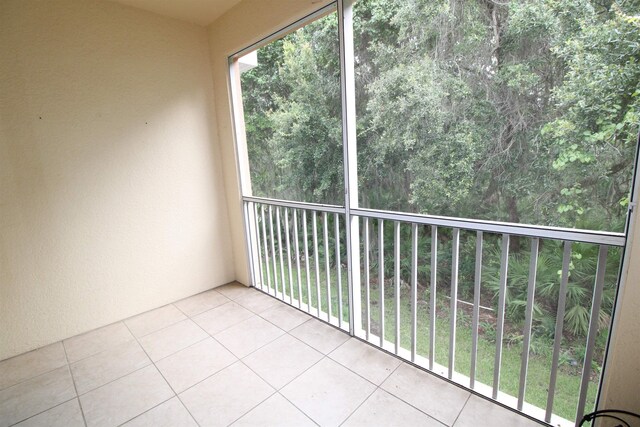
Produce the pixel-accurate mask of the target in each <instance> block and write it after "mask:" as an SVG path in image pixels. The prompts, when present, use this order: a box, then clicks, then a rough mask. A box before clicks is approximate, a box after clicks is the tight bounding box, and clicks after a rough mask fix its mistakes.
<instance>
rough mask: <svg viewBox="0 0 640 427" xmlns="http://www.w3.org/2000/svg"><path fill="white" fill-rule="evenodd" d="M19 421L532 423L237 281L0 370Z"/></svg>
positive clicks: (12, 421) (176, 426)
mask: <svg viewBox="0 0 640 427" xmlns="http://www.w3.org/2000/svg"><path fill="white" fill-rule="evenodd" d="M12 425H18V426H47V427H55V426H64V427H74V426H88V427H102V426H120V425H123V426H128V427H131V426H171V427H180V426H198V425H199V426H223V425H233V426H307V425H308V426H314V425H321V426H338V425H344V426H391V425H396V426H444V425H446V426H455V427H462V426H474V427H475V426H534V425H537V424H536V423H534V422H532V421H530V420H528V419H526V418H524V417H521V416H519V415H517V414H515V413H513V412H511V411H508V410H506V409H503V408H501V407H500V406H497V405H494V404H492V403H490V402H489V401H487V400H484V399H482V398H479V397H476V396H473V395H471V394H470V393H468V392H467V391H465V390H463V389H461V388H458V387H456V386H453V385H451V384H449V383H447V382H445V381H442V380H440V379H438V378H436V377H435V376H433V375H431V374H428V373H425V372H423V371H421V370H418V369H416V368H414V367H412V366H410V365H408V364H406V363H403V362H402V361H400V360H399V359H396V358H395V357H392V356H390V355H388V354H386V353H384V352H381V351H379V350H377V349H375V348H373V347H371V346H369V345H367V344H364V343H362V342H361V341H359V340H357V339H354V338H349V336H348V335H347V334H345V333H343V332H341V331H339V330H337V329H334V328H333V327H331V326H328V325H326V324H324V323H322V322H320V321H318V320H316V319H313V318H311V317H309V316H308V315H306V314H304V313H302V312H300V311H298V310H296V309H293V308H291V307H289V306H287V305H285V304H283V303H281V302H279V301H277V300H275V299H273V298H271V297H269V296H267V295H264V294H262V293H260V292H259V291H257V290H254V289H249V288H245V287H244V286H239V285H233V284H232V285H226V286H223V287H219V288H216V289H215V290H211V291H207V292H204V293H201V294H198V295H195V296H193V297H190V298H187V299H184V300H182V301H178V302H176V303H174V304H169V305H167V306H165V307H161V308H158V309H156V310H153V311H150V312H147V313H144V314H141V315H139V316H136V317H133V318H131V319H127V320H124V321H122V322H118V323H115V324H113V325H109V326H105V327H104V328H100V329H97V330H95V331H91V332H88V333H86V334H83V335H79V336H76V337H72V338H69V339H67V340H64V341H62V342H58V343H55V344H52V345H49V346H46V347H43V348H40V349H38V350H34V351H32V352H29V353H26V354H23V355H20V356H17V357H14V358H12V359H8V360H4V361H2V362H0V427H4V426H12Z"/></svg>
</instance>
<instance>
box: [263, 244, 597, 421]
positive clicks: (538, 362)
mask: <svg viewBox="0 0 640 427" xmlns="http://www.w3.org/2000/svg"><path fill="white" fill-rule="evenodd" d="M284 259H285V266H284V270H283V272H284V283H285V284H286V286H285V292H284V293H285V295H286V297H285V301H286V300H287V298H288V296H289V294H290V287H289V269H288V266H287V265H286V264H287V262H286V256H285V257H284ZM319 261H320V263H319V265H320V269H319V270H320V271H319V275H318V276H319V283H320V289H319V290H320V300H321V306H322V309H323V311H326V306H327V303H326V301H327V286H326V274H325V266H324V259H323V257H322V256H321V257H320V260H319ZM309 264H310V266H309V267H310V269H309V276H310V289H311V295H310V298H311V305H312V307H317V300H318V298H317V291H318V289H317V287H316V275H315V266H314V261H313V259H312V258H311V259H310V263H309ZM269 270H270V271H269V272H270V276H271V284H272V287H273V286H275V280H276V278H275V277H274V271H273V260H271V262H270V265H269ZM291 270H292V271H291V273H292V274H291V277H292V280H293V296H294V298H295V299H298V296H299V295H298V277H297V273H296V272H297V269H296V266H295V262H294V261H292V264H291ZM300 270H301V274H300V280H301V284H302V286H301V290H302V301H303V302H306V301H307V298H308V295H307V275H306V271H305V268H304V264H303V263H301V266H300ZM330 270H331V271H330V275H329V279H330V285H331V286H330V289H331V307H332V314H333V316H335V317H337V316H338V283H337V271H336V268H335V266H331V267H330ZM266 271H267V270H266V266H265V264H264V263H263V275H264V277H265V286H266V284H267V281H266V277H267V276H266ZM341 275H342V308H343V315H342V318H343V321H344V322H348V321H349V307H348V287H347V272H346V269H345V268H344V267H342V269H341ZM372 277H374V276H373V275H372ZM277 281H278V290H280V291H282V277H281V270H280V264H279V262H277ZM445 293H448V289H442V290H441V291H439V294H442V295H439V299H438V304H437V306H438V307H437V309H436V346H435V349H436V354H435V358H434V361H435V362H436V363H439V364H441V365H443V366H445V367H447V366H448V360H449V325H450V317H449V308H448V305H449V300H448V299H446V298H444V297H442V298H440V297H441V296H443V295H444V294H445ZM362 294H363V295H362V303H363V305H362V306H363V323H364V318H365V313H364V306H365V305H364V284H363V289H362ZM370 298H371V302H370V306H371V331H372V333H375V334H376V335H378V334H379V325H380V312H379V299H380V296H379V290H378V287H377V284H376V283H372V284H371V286H370ZM400 300H401V304H400V343H401V346H402V347H404V348H405V349H410V347H411V342H410V337H411V305H410V289H409V287H408V286H401V299H400ZM418 301H419V303H418V306H417V307H418V312H417V326H418V332H417V353H418V354H419V355H421V356H424V357H428V355H429V339H430V338H429V309H428V300H427V298H426V297H425V296H424V295H423V296H422V297H420V296H419V297H418ZM311 313H312V314H315V311H314V310H312V311H311ZM384 316H385V339H386V340H388V341H391V342H394V341H395V329H396V321H395V317H396V316H395V289H394V285H393V283H390V282H387V283H386V285H385V313H384ZM323 320H326V319H323ZM481 324H482V329H483V331H482V332H481V333H480V334H479V338H478V356H477V366H476V382H481V383H484V384H487V385H492V384H493V368H494V358H495V351H496V344H495V335H494V333H492V322H491V320H490V319H489V320H488V321H487V319H485V321H484V322H482V321H481ZM363 326H364V325H363ZM505 329H506V330H508V329H512V328H511V327H510V325H505ZM533 340H534V342H535V341H536V337H533ZM537 342H543V341H537ZM545 344H546V345H545ZM471 345H472V333H471V319H470V316H469V314H467V312H465V310H463V309H461V308H460V306H459V308H458V318H457V322H456V344H455V346H456V351H455V371H456V372H459V373H462V374H464V375H467V376H468V375H469V373H470V366H471ZM552 345H553V343H552V342H549V343H545V342H543V345H541V346H540V345H539V346H538V347H542V349H541V351H538V352H537V353H539V354H531V355H530V358H529V368H528V375H527V386H526V390H525V401H526V402H528V403H530V404H532V405H535V406H537V407H540V408H545V407H546V402H547V386H548V384H549V376H550V369H551V360H552V356H551V347H552ZM564 347H565V345H564V344H563V350H566V349H565V348H564ZM521 353H522V342H521V341H519V340H513V341H510V340H508V339H506V338H505V339H504V340H503V345H502V363H501V370H500V391H502V392H504V393H507V394H510V395H512V396H517V394H518V387H519V379H520V363H521ZM581 369H582V367H581V366H577V367H571V366H568V365H562V366H561V367H560V369H559V370H558V376H557V381H556V393H555V398H554V406H553V412H554V413H555V414H556V415H558V416H560V417H563V418H566V419H568V420H574V419H575V416H576V407H577V403H578V393H579V387H580V372H581ZM596 391H597V382H596V381H591V382H590V384H589V389H588V393H587V403H586V407H585V408H586V410H587V412H589V411H590V408H593V406H594V403H595V397H596Z"/></svg>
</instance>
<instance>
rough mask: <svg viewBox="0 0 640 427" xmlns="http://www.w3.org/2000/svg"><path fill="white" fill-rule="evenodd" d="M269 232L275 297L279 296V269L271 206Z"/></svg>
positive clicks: (270, 207)
mask: <svg viewBox="0 0 640 427" xmlns="http://www.w3.org/2000/svg"><path fill="white" fill-rule="evenodd" d="M269 232H270V234H271V260H272V261H273V295H275V296H277V295H278V268H277V261H276V257H277V255H276V246H275V239H274V237H273V207H272V206H271V205H269Z"/></svg>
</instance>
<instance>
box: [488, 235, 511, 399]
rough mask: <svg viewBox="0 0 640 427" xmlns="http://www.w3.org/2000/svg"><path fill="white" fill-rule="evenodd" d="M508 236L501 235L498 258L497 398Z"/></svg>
mask: <svg viewBox="0 0 640 427" xmlns="http://www.w3.org/2000/svg"><path fill="white" fill-rule="evenodd" d="M509 238H510V236H509V235H508V234H503V235H502V253H501V254H502V255H501V257H500V258H501V259H500V296H499V297H498V325H497V327H496V357H495V360H494V364H493V394H492V397H493V398H494V399H497V398H498V391H499V389H500V365H501V364H502V336H503V334H504V307H505V297H506V294H507V271H508V269H509Z"/></svg>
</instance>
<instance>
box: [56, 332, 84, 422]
mask: <svg viewBox="0 0 640 427" xmlns="http://www.w3.org/2000/svg"><path fill="white" fill-rule="evenodd" d="M60 343H61V344H62V350H63V351H64V357H65V359H67V369H68V370H69V376H70V377H71V382H72V383H73V389H74V391H75V392H76V399H78V406H79V407H80V413H81V414H82V421H84V425H85V427H87V418H86V417H85V416H84V409H82V402H81V401H80V394H78V386H77V385H76V379H75V377H74V376H73V371H72V370H71V363H69V355H68V354H67V347H66V346H65V345H64V341H60Z"/></svg>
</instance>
